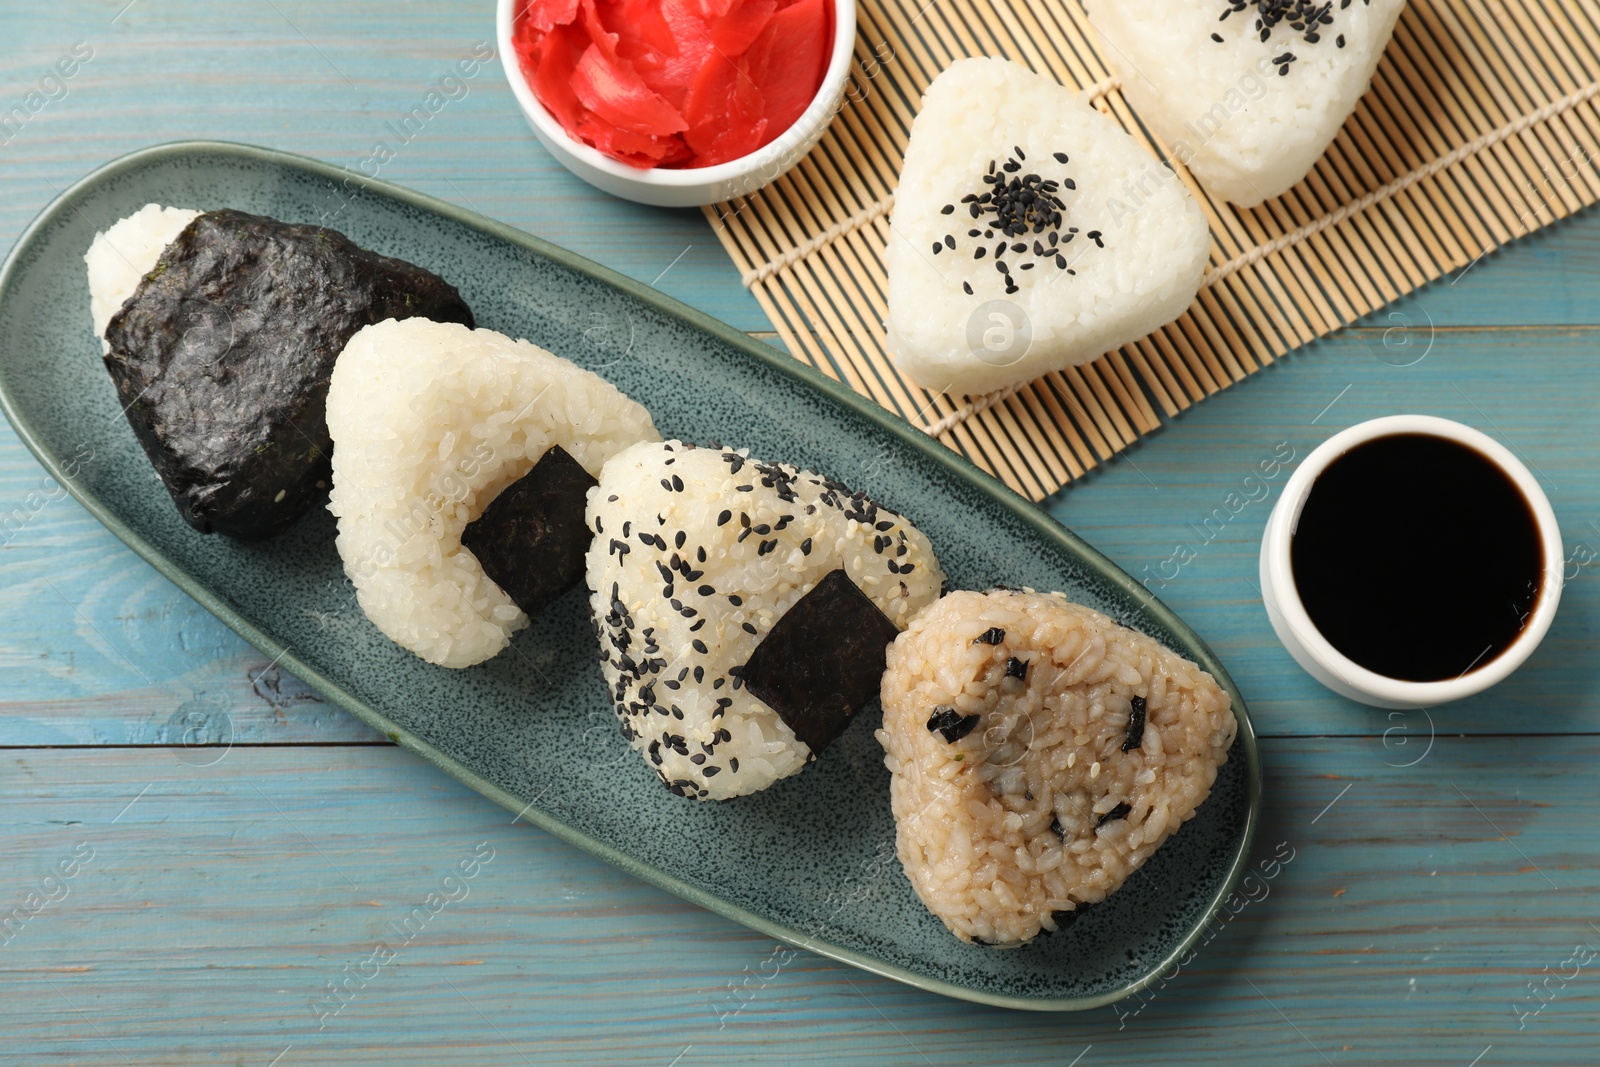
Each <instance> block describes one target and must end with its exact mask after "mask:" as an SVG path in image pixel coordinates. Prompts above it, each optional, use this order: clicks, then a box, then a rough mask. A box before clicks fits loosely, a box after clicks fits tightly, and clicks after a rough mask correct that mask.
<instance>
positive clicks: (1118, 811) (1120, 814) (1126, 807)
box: [1094, 801, 1133, 830]
mask: <svg viewBox="0 0 1600 1067" xmlns="http://www.w3.org/2000/svg"><path fill="white" fill-rule="evenodd" d="M1132 810H1133V805H1132V804H1129V803H1128V802H1127V801H1123V802H1122V803H1121V804H1118V805H1117V806H1116V807H1114V808H1112V809H1111V810H1110V811H1108V812H1106V813H1105V814H1104V815H1102V816H1100V817H1099V818H1098V819H1096V820H1095V821H1094V828H1095V829H1096V830H1098V829H1100V827H1102V826H1104V825H1105V824H1106V823H1108V822H1116V821H1117V820H1118V819H1126V818H1127V817H1128V813H1129V812H1131V811H1132Z"/></svg>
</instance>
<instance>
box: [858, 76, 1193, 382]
mask: <svg viewBox="0 0 1600 1067" xmlns="http://www.w3.org/2000/svg"><path fill="white" fill-rule="evenodd" d="M1018 148H1020V149H1021V150H1022V153H1023V158H1022V159H1020V160H1018V161H1017V163H1018V169H1017V170H1016V171H1014V172H1010V173H1007V172H1005V171H1004V170H999V172H998V177H1000V178H1001V179H1002V181H1003V182H1005V183H1006V184H1009V182H1010V181H1011V180H1012V179H1013V178H1025V177H1026V176H1027V175H1030V174H1035V175H1038V177H1039V180H1040V181H1041V182H1044V181H1053V182H1058V183H1060V188H1059V189H1058V190H1057V192H1056V195H1057V196H1058V197H1059V199H1060V200H1061V202H1062V209H1061V211H1060V214H1061V216H1062V218H1061V221H1060V223H1059V225H1057V224H1056V223H1055V222H1054V219H1053V217H1052V219H1051V220H1050V222H1049V224H1048V225H1046V226H1045V228H1044V229H1043V230H1036V229H1035V228H1034V227H1033V226H1031V225H1030V226H1028V227H1027V229H1026V230H1025V232H1023V233H1021V234H1020V235H1019V234H1015V233H1013V234H1010V235H1008V234H1005V233H1001V232H997V231H995V230H994V228H993V226H992V225H990V224H989V222H990V220H991V216H989V215H988V214H987V207H986V206H985V205H984V204H978V205H973V204H970V203H963V198H964V197H969V196H983V195H990V194H992V193H993V191H994V190H995V189H996V188H998V186H995V185H992V184H990V183H986V182H984V181H983V180H982V179H983V177H984V175H985V174H986V173H987V172H988V170H989V167H990V164H991V163H994V164H995V165H996V166H997V168H1004V167H1005V166H1006V164H1007V161H1008V160H1009V159H1010V158H1011V157H1012V156H1013V155H1014V153H1015V150H1016V149H1018ZM1057 153H1061V154H1063V155H1065V156H1066V158H1067V162H1065V163H1063V162H1060V161H1059V160H1058V159H1057V158H1056V154H1057ZM1068 182H1071V183H1072V185H1075V186H1076V188H1072V187H1070V186H1069V185H1068V184H1067V183H1068ZM974 206H977V207H978V208H979V209H980V218H976V219H975V218H974V217H973V216H972V213H971V210H972V208H973V207H974ZM946 207H950V208H951V209H952V210H951V213H950V214H945V213H944V209H945V208H946ZM1053 215H1054V211H1052V216H1053ZM974 229H976V230H977V231H978V234H977V236H972V235H971V233H970V231H972V230H974ZM891 230H892V232H891V235H890V237H889V244H888V248H887V250H886V252H885V261H886V265H887V268H888V274H889V317H888V329H889V349H890V351H891V352H892V353H893V355H894V358H895V361H896V363H897V365H898V366H899V367H900V368H901V369H902V370H904V371H905V372H906V373H907V374H909V375H910V376H911V377H912V378H914V379H915V380H916V381H917V382H918V383H919V384H921V385H923V386H925V387H927V388H929V389H935V390H946V391H949V392H952V393H966V394H969V395H977V394H981V393H987V392H991V391H993V390H995V389H1000V388H1003V387H1005V386H1008V385H1013V384H1015V383H1017V382H1024V381H1030V380H1032V379H1034V378H1037V377H1039V376H1040V375H1041V374H1045V373H1048V372H1049V371H1052V370H1057V369H1059V368H1061V367H1066V366H1071V365H1075V364H1079V363H1085V362H1087V361H1089V360H1091V359H1094V358H1096V357H1097V356H1099V355H1101V354H1102V353H1105V352H1108V351H1110V350H1112V349H1115V348H1118V347H1120V346H1121V345H1123V344H1125V343H1127V342H1128V341H1134V340H1137V339H1139V338H1141V337H1144V336H1145V335H1146V334H1149V333H1150V332H1151V331H1153V330H1156V329H1158V328H1159V327H1161V326H1163V325H1165V324H1166V323H1168V322H1171V321H1172V320H1173V319H1175V318H1177V317H1178V316H1179V315H1181V314H1182V313H1183V311H1184V310H1185V309H1186V308H1187V307H1188V306H1189V305H1190V304H1191V303H1193V302H1194V298H1195V294H1196V293H1197V292H1198V291H1199V288H1200V279H1201V276H1202V275H1203V274H1204V273H1205V267H1206V257H1207V255H1208V254H1209V252H1210V248H1211V238H1210V232H1209V230H1208V229H1207V228H1206V223H1205V219H1204V217H1203V216H1202V215H1201V213H1200V208H1199V205H1197V204H1196V203H1195V201H1194V198H1193V197H1192V196H1190V195H1189V191H1188V190H1187V189H1186V188H1185V187H1184V185H1183V183H1182V182H1180V181H1179V180H1178V179H1177V177H1176V176H1175V175H1174V174H1173V173H1172V172H1171V171H1170V170H1168V169H1167V168H1166V167H1165V166H1163V165H1162V164H1161V162H1160V161H1159V160H1158V159H1156V157H1155V156H1154V155H1153V154H1151V152H1150V150H1149V149H1148V148H1147V147H1146V146H1145V145H1144V144H1143V143H1142V142H1140V141H1136V140H1135V139H1134V138H1132V137H1130V136H1128V134H1127V133H1125V132H1123V130H1122V128H1121V127H1120V126H1118V125H1117V124H1116V123H1115V122H1114V121H1113V120H1111V119H1110V118H1108V117H1106V116H1105V115H1102V114H1100V113H1099V112H1098V111H1096V110H1095V109H1094V108H1092V107H1090V106H1089V104H1088V102H1087V101H1085V100H1083V99H1080V98H1078V97H1077V96H1075V95H1074V94H1073V93H1072V92H1071V91H1070V90H1068V89H1065V88H1063V87H1062V86H1060V85H1058V84H1057V83H1055V82H1053V81H1051V80H1050V79H1048V78H1043V77H1040V76H1039V75H1037V74H1034V73H1032V72H1030V71H1029V70H1027V68H1025V67H1022V66H1020V65H1018V64H1016V63H1012V62H1009V61H1007V60H1004V59H963V60H960V61H958V62H956V63H954V64H952V65H951V66H950V67H949V69H947V70H946V71H945V72H944V73H943V74H940V75H939V76H938V77H937V78H935V79H934V81H933V84H931V85H930V86H928V91H927V93H926V94H925V95H924V97H923V100H922V110H921V111H920V112H919V113H918V114H917V118H916V121H915V122H914V123H913V124H912V127H911V142H910V144H909V145H908V146H907V148H906V158H905V166H904V168H903V170H902V172H901V177H900V185H899V188H898V189H897V190H896V191H895V205H894V218H893V225H892V227H891ZM946 238H949V240H948V241H947V240H946ZM1052 240H1054V242H1055V243H1054V244H1052V243H1051V242H1052ZM1097 242H1098V243H1097ZM1019 243H1020V244H1021V245H1022V246H1023V247H1022V248H1020V249H1019V248H1017V247H1015V246H1016V245H1017V244H1019ZM1002 244H1004V245H1005V248H1004V251H1003V254H1002V253H1001V249H1000V246H1001V245H1002ZM935 245H937V246H938V251H935V250H934V248H935ZM1102 246H1103V247H1102ZM1058 255H1059V256H1060V264H1059V265H1058V263H1057V256H1058ZM997 258H998V259H1001V260H1003V261H1004V262H1005V264H1006V266H1007V271H1008V273H1005V274H1002V273H1001V272H1000V271H999V270H998V269H997V267H996V260H997ZM1069 272H1070V273H1069ZM1007 278H1010V279H1012V281H1013V282H1014V284H1015V286H1016V291H1015V292H1009V291H1008V286H1007ZM968 290H970V293H969V292H968Z"/></svg>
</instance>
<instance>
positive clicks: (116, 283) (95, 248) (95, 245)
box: [83, 204, 200, 352]
mask: <svg viewBox="0 0 1600 1067" xmlns="http://www.w3.org/2000/svg"><path fill="white" fill-rule="evenodd" d="M199 216H200V212H198V211H194V210H192V209H190V208H185V207H162V206H161V205H160V204H146V205H145V206H144V207H142V208H140V209H139V210H138V211H135V212H134V213H133V214H132V215H129V216H128V217H127V218H125V219H121V220H119V221H118V222H116V223H115V224H113V225H112V226H111V228H110V229H108V230H103V231H101V232H100V233H97V234H95V235H94V241H93V242H92V243H91V244H90V245H89V251H87V252H85V253H84V256H83V261H84V263H85V264H86V265H87V266H88V268H89V314H90V316H91V317H92V318H93V320H94V335H95V336H96V337H98V338H100V344H101V347H102V349H103V350H104V351H106V352H110V351H111V346H110V345H107V344H106V342H105V334H106V327H107V326H109V325H110V324H111V320H112V318H113V317H115V315H116V314H117V312H119V311H121V310H122V305H123V304H125V303H127V301H128V297H130V296H132V295H133V291H134V290H135V289H137V288H139V283H140V282H141V281H142V280H144V276H145V275H146V274H149V273H150V272H151V271H152V270H154V269H155V267H156V264H157V263H159V262H160V261H161V250H162V249H164V248H166V247H167V246H168V245H169V244H171V243H172V242H173V241H174V240H176V239H177V236H178V234H180V233H182V232H183V228H184V227H185V226H187V225H189V223H191V222H193V221H194V220H195V219H196V218H198V217H199Z"/></svg>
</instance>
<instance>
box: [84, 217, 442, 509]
mask: <svg viewBox="0 0 1600 1067" xmlns="http://www.w3.org/2000/svg"><path fill="white" fill-rule="evenodd" d="M146 210H147V211H148V209H146ZM115 229H116V228H115V227H113V230H112V231H110V232H108V235H107V236H108V237H109V236H111V234H113V233H114V232H115ZM97 243H98V241H97ZM103 251H106V250H103ZM109 251H110V252H111V253H113V254H115V249H114V248H112V249H110V250H109ZM102 258H103V256H102ZM92 277H93V276H92V275H91V278H92ZM96 298H97V299H96V303H100V302H101V299H102V298H109V297H107V295H106V294H96ZM413 315H419V316H423V317H425V318H434V319H439V320H442V321H447V322H460V323H465V324H467V325H469V326H470V325H471V324H472V312H471V311H470V310H469V309H468V308H467V305H466V303H465V302H463V301H462V299H461V295H460V294H459V293H457V292H456V290H455V289H454V288H453V287H452V286H450V285H449V284H448V283H447V282H445V281H444V280H443V279H441V278H439V277H437V276H435V275H433V274H430V273H429V272H428V271H425V270H423V269H422V268H420V267H416V266H413V265H412V264H410V263H405V262H403V261H401V260H398V259H391V258H389V257H387V256H380V255H377V254H376V253H373V252H368V251H366V250H364V249H361V248H358V247H356V246H355V245H354V244H352V243H351V242H350V240H349V239H348V238H346V237H345V236H344V235H343V234H340V233H336V232H334V231H333V230H328V229H323V228H322V227H319V226H302V225H296V224H293V223H285V222H278V221H277V220H275V219H269V218H263V217H261V216H258V215H247V214H245V213H243V212H240V211H231V210H223V211H211V212H207V213H205V214H203V215H200V216H198V217H197V218H195V219H194V220H193V221H191V222H190V223H189V224H188V225H187V226H185V227H184V228H183V230H182V231H181V232H180V233H179V234H178V236H177V237H176V238H175V239H173V241H172V242H171V243H170V244H169V245H167V246H166V247H165V248H164V249H163V250H162V251H161V252H160V253H159V257H158V260H157V261H156V262H155V263H154V264H153V266H152V267H151V268H150V269H149V271H148V273H146V274H144V276H143V280H142V281H140V283H139V285H138V288H137V289H135V290H134V292H133V294H132V295H131V296H130V297H128V298H127V300H126V301H125V302H124V303H123V304H122V306H121V309H120V310H119V311H117V312H116V313H115V314H114V315H113V316H112V317H111V321H110V322H109V324H107V326H106V328H105V341H106V344H107V346H108V348H109V351H108V352H107V354H106V357H105V363H106V369H107V370H108V371H110V373H111V378H112V381H113V382H115V383H116V387H117V395H118V397H119V399H120V400H121V402H122V405H123V407H124V409H125V411H126V413H127V417H128V422H129V423H130V424H131V425H132V427H133V430H134V433H135V434H136V435H137V436H138V438H139V442H140V444H142V445H143V446H144V449H145V452H146V453H147V454H148V455H149V457H150V461H151V463H152V464H154V465H155V468H156V471H157V473H159V474H160V475H161V480H162V481H163V482H165V483H166V486H167V490H168V491H169V492H170V493H171V494H172V499H173V502H174V503H176V504H177V506H178V511H179V513H180V514H181V515H182V516H183V517H184V519H185V521H187V522H188V523H189V525H191V526H193V527H194V528H195V529H197V530H200V531H202V532H204V533H211V532H216V533H224V534H228V535H229V536H232V537H238V538H241V539H249V540H254V539H259V538H264V537H271V536H273V535H275V534H278V533H281V532H283V531H284V530H285V529H287V528H288V527H289V526H290V525H291V524H292V523H293V522H294V521H295V520H296V519H298V518H299V517H300V516H301V515H302V514H304V512H305V511H306V509H307V508H309V507H310V506H311V505H312V504H313V503H314V502H316V500H317V499H318V498H319V497H320V496H321V495H322V493H323V491H324V490H325V489H326V488H327V484H328V457H329V453H330V450H331V441H330V439H329V437H328V427H327V422H326V419H325V417H324V404H325V400H326V397H327V392H328V379H329V376H330V375H331V374H332V372H333V364H334V360H335V359H337V358H338V355H339V352H340V351H341V350H342V349H343V348H344V346H345V342H346V341H348V340H349V339H350V337H351V336H352V335H353V334H354V333H355V332H356V331H357V330H359V329H361V328H362V327H363V326H368V325H371V324H372V323H375V322H381V321H383V320H385V319H392V318H409V317H411V316H413Z"/></svg>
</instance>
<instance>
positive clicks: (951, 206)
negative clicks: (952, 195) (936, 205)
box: [939, 204, 956, 215]
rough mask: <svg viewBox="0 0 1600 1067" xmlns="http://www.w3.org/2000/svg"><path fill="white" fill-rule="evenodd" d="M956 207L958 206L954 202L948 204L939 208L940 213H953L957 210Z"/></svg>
mask: <svg viewBox="0 0 1600 1067" xmlns="http://www.w3.org/2000/svg"><path fill="white" fill-rule="evenodd" d="M955 209H956V206H955V205H954V204H946V205H945V206H944V207H942V208H940V209H939V214H941V215H949V214H952V213H953V212H954V211H955Z"/></svg>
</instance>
